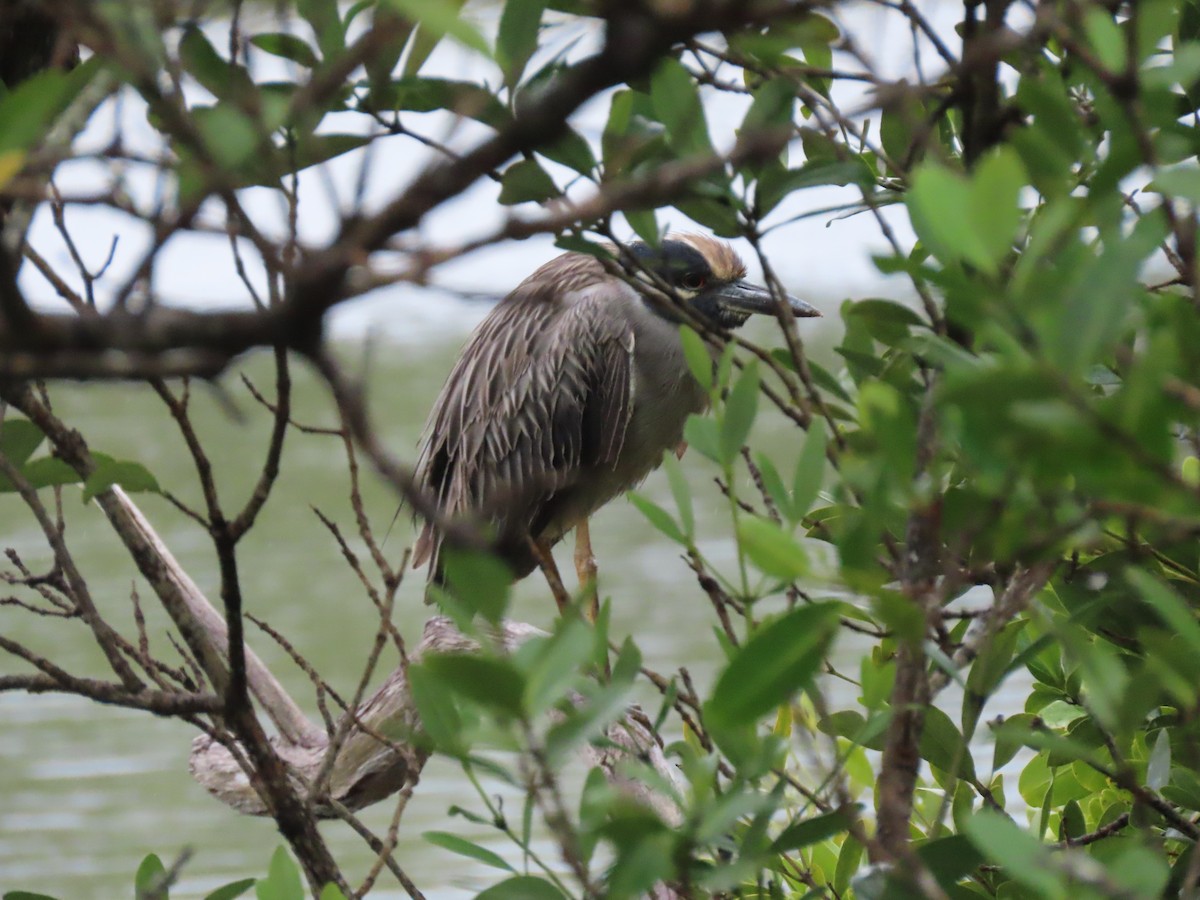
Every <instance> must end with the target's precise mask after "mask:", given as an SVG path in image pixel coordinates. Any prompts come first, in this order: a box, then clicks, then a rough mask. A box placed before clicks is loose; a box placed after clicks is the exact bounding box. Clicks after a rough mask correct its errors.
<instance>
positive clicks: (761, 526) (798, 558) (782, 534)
mask: <svg viewBox="0 0 1200 900" xmlns="http://www.w3.org/2000/svg"><path fill="white" fill-rule="evenodd" d="M738 543H739V544H741V547H742V549H743V550H744V551H745V552H746V555H747V556H749V557H750V561H751V562H753V563H754V564H755V565H756V566H758V568H760V569H762V570H763V571H764V572H766V573H767V574H768V575H771V576H773V577H775V578H782V579H783V580H784V581H795V580H796V579H797V578H803V577H804V576H805V575H807V574H808V571H809V567H808V554H806V553H805V552H804V548H803V547H801V546H800V544H799V543H798V542H797V541H796V539H795V538H794V537H792V536H791V534H789V533H788V532H786V531H784V530H783V529H782V528H781V527H780V526H779V525H777V524H775V523H774V522H772V521H771V520H770V519H764V518H761V517H759V516H745V517H743V518H741V519H740V520H739V521H738Z"/></svg>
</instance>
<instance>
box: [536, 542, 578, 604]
mask: <svg viewBox="0 0 1200 900" xmlns="http://www.w3.org/2000/svg"><path fill="white" fill-rule="evenodd" d="M528 540H529V548H530V550H532V551H533V558H534V559H536V560H537V563H538V568H540V569H541V570H542V574H543V575H545V576H546V584H548V585H550V593H551V594H553V595H554V602H555V604H557V606H558V614H559V615H560V616H561V615H562V614H563V612H564V611H565V610H566V608H567V606H568V605H569V604H570V602H571V596H570V595H569V594H568V593H567V589H566V588H565V587H563V580H562V576H561V575H559V574H558V566H557V565H556V564H555V562H554V554H553V553H551V552H550V544H549V543H547V542H545V541H538V540H535V539H534V538H533V537H532V536H530V537H529V538H528Z"/></svg>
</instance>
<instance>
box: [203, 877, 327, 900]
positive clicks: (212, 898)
mask: <svg viewBox="0 0 1200 900" xmlns="http://www.w3.org/2000/svg"><path fill="white" fill-rule="evenodd" d="M252 887H254V879H253V878H243V879H241V880H240V881H231V882H229V884H223V885H221V886H220V887H219V888H217V889H216V890H215V891H213V892H212V893H210V894H207V895H205V897H204V900H234V898H236V897H240V896H242V894H244V893H246V891H248V890H250V888H252ZM322 900H324V897H322Z"/></svg>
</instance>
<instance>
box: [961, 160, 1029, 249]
mask: <svg viewBox="0 0 1200 900" xmlns="http://www.w3.org/2000/svg"><path fill="white" fill-rule="evenodd" d="M1027 180H1028V179H1027V178H1026V176H1025V167H1024V166H1022V165H1021V160H1020V158H1019V157H1018V156H1017V153H1016V151H1015V150H1013V149H1012V148H1011V147H1003V146H1002V147H999V148H996V149H995V150H992V151H991V152H989V153H988V154H987V155H986V156H984V157H983V158H982V159H981V160H980V161H979V163H978V165H977V166H976V168H975V172H974V174H973V176H972V178H971V194H970V198H969V200H968V209H969V211H970V216H971V222H972V224H973V225H974V227H975V229H976V232H977V234H978V236H979V240H980V243H981V245H982V246H983V249H984V251H985V252H986V253H987V254H988V256H989V257H990V258H991V259H993V260H996V261H999V260H1002V259H1004V257H1005V256H1007V255H1008V254H1009V253H1011V252H1012V247H1013V241H1014V240H1015V238H1016V236H1017V229H1018V228H1020V226H1021V220H1022V218H1023V217H1024V213H1023V212H1022V210H1021V207H1020V206H1019V204H1018V200H1019V198H1020V193H1021V188H1022V187H1024V185H1025V183H1026V181H1027Z"/></svg>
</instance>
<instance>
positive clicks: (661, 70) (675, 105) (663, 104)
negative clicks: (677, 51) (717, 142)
mask: <svg viewBox="0 0 1200 900" xmlns="http://www.w3.org/2000/svg"><path fill="white" fill-rule="evenodd" d="M650 100H651V102H652V103H653V104H654V114H655V115H656V116H657V117H658V120H659V121H660V122H662V123H663V125H665V126H666V128H667V140H668V141H669V142H670V144H671V146H672V147H673V148H674V150H675V152H676V153H678V154H679V155H681V156H685V155H690V154H694V153H711V152H712V149H713V147H712V141H711V140H709V137H708V124H707V122H706V121H705V118H704V107H703V105H702V104H701V103H700V93H699V91H698V90H697V88H696V80H695V79H694V78H693V77H692V76H691V74H690V73H689V72H688V70H687V69H686V68H684V66H683V63H681V62H680V61H679V60H677V59H675V58H674V57H670V56H668V57H666V58H665V59H663V61H662V62H661V63H659V65H658V68H657V69H655V70H654V74H653V76H651V78H650Z"/></svg>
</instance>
